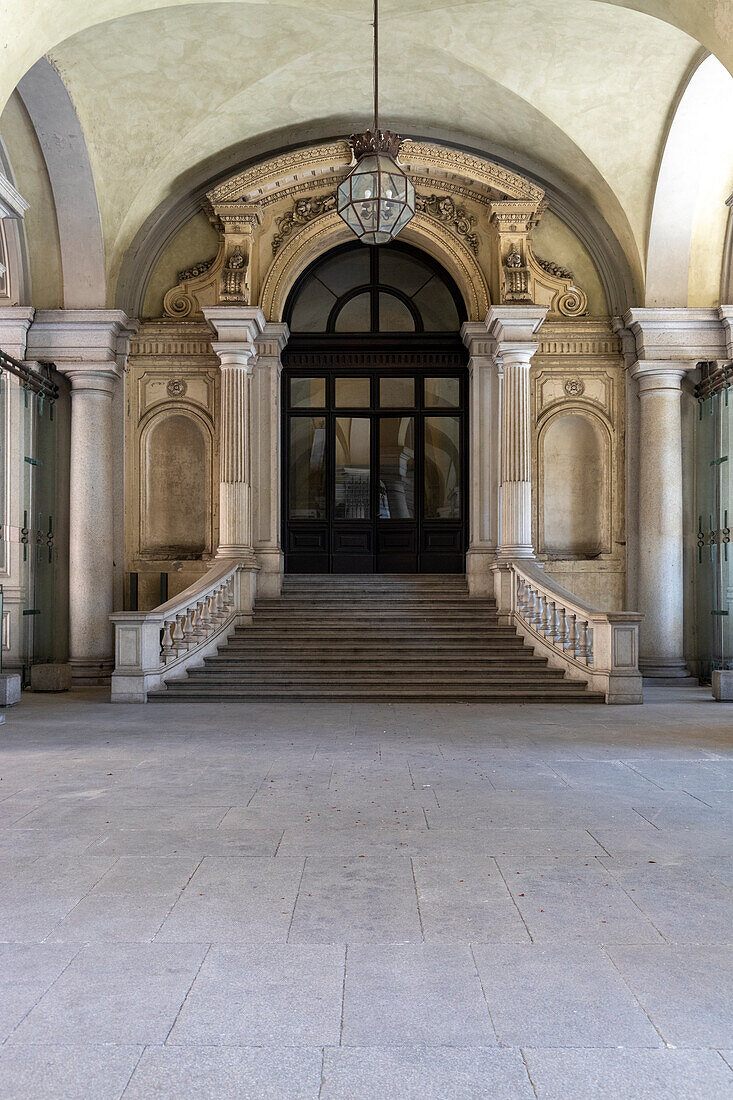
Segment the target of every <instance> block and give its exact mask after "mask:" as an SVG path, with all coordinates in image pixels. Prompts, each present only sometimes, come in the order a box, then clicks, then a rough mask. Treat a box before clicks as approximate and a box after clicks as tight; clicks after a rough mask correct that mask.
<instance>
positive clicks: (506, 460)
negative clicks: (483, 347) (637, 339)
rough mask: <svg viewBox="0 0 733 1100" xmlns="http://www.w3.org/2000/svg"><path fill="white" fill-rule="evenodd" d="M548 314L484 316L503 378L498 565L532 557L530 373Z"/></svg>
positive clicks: (520, 309)
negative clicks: (539, 331)
mask: <svg viewBox="0 0 733 1100" xmlns="http://www.w3.org/2000/svg"><path fill="white" fill-rule="evenodd" d="M546 313H547V307H546V306H535V305H527V306H523V305H522V306H511V305H507V306H492V307H491V309H490V310H489V312H488V314H487V316H486V327H487V329H488V331H489V334H490V335H491V336H493V337H494V341H495V343H494V354H495V355H496V356H497V358H499V359H500V360H501V365H502V373H503V382H502V400H501V414H500V438H501V533H500V542H499V555H498V560H499V561H500V562H501V561H511V560H512V559H514V558H533V557H534V548H533V546H532V422H531V415H530V390H529V368H530V361H531V359H532V356H533V355H534V353H535V352H536V350H537V348H538V346H539V343H538V341H537V339H536V334H537V332H538V330H539V328H540V325H541V324H542V322H543V321H544V319H545V314H546Z"/></svg>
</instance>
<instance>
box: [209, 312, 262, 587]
mask: <svg viewBox="0 0 733 1100" xmlns="http://www.w3.org/2000/svg"><path fill="white" fill-rule="evenodd" d="M204 315H205V317H206V320H207V321H208V322H209V324H210V325H211V327H212V328H213V329H214V333H215V335H216V337H217V339H216V340H215V341H214V344H213V348H214V351H215V353H216V354H217V355H218V356H219V362H220V363H221V388H220V402H219V548H218V550H217V557H218V558H235V559H237V560H238V561H240V562H242V564H243V565H244V566H245V568H246V569H247V571H248V572H249V574H250V578H249V592H250V595H249V601H250V604H251V602H252V601H253V600H254V591H255V590H254V576H255V574H256V571H257V569H258V565H257V557H256V554H255V549H254V530H253V511H252V448H253V443H252V427H253V424H252V415H251V406H252V401H251V383H252V371H253V368H254V365H255V361H256V349H255V340H256V339H257V337H258V336H259V334H260V333H261V332H262V331H263V330H264V327H265V318H264V315H263V313H262V310H260V309H258V308H257V307H255V306H240V305H231V306H211V307H209V308H207V309H204ZM245 602H246V601H245Z"/></svg>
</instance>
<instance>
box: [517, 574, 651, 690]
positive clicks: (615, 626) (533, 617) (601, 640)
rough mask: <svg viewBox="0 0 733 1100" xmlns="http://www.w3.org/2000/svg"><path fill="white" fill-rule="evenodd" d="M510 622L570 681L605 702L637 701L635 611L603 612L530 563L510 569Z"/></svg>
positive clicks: (638, 616)
mask: <svg viewBox="0 0 733 1100" xmlns="http://www.w3.org/2000/svg"><path fill="white" fill-rule="evenodd" d="M508 571H509V575H510V577H511V584H510V586H509V590H508V595H509V607H508V608H506V609H505V608H501V607H500V611H505V610H509V611H510V618H511V620H512V623H513V624H514V625H515V626H516V627H517V629H518V630H519V631H520V633H521V634H523V635H524V637H525V638H526V640H527V641H528V642H529V643H530V644H531V645H532V646H533V647H534V648H535V650H536V651H538V652H540V653H541V654H542V655H543V656H545V657H547V659H548V662H549V664H550V665H551V666H552V667H555V668H562V669H563V671H564V672H565V674H566V676H568V677H570V678H571V679H573V680H584V681H585V682H586V683H587V684H588V687H589V688H590V689H591V690H592V691H602V692H603V693H604V695H605V699H606V702H607V703H641V702H643V699H642V680H641V674H640V672H639V623H640V622H641V620H642V619H643V615H641V614H639V613H638V612H636V611H601V610H599V609H598V608H596V607H592V606H591V605H590V604H587V603H585V602H584V601H583V600H579V599H578V598H577V597H576V596H573V594H572V593H571V592H568V591H567V589H565V588H563V587H562V586H561V585H559V584H556V583H555V581H553V580H552V578H551V577H548V576H547V575H546V574H545V573H544V571H543V570H542V569H541V568H539V566H537V565H536V564H535V563H534V562H531V561H526V560H524V559H522V560H517V561H514V562H511V563H510V564H509V565H508Z"/></svg>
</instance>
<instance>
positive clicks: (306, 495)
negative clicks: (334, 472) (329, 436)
mask: <svg viewBox="0 0 733 1100" xmlns="http://www.w3.org/2000/svg"><path fill="white" fill-rule="evenodd" d="M288 465H289V473H290V477H289V494H288V504H289V511H290V518H291V519H325V518H326V419H325V417H323V416H294V417H292V419H291V421H290V455H289V464H288Z"/></svg>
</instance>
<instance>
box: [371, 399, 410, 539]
mask: <svg viewBox="0 0 733 1100" xmlns="http://www.w3.org/2000/svg"><path fill="white" fill-rule="evenodd" d="M379 518H380V519H414V518H415V418H414V417H412V416H383V417H382V418H381V419H380V422H379Z"/></svg>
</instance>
